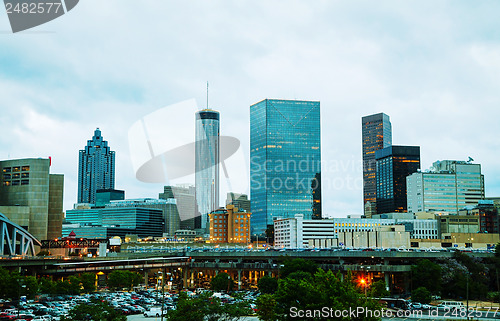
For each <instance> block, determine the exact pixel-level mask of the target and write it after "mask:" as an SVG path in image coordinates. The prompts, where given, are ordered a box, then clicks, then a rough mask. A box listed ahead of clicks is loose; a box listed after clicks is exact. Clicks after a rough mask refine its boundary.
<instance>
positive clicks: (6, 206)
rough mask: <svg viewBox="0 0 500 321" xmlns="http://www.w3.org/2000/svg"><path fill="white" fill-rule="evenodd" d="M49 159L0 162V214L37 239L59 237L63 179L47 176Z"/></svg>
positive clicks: (60, 176)
mask: <svg viewBox="0 0 500 321" xmlns="http://www.w3.org/2000/svg"><path fill="white" fill-rule="evenodd" d="M50 165H51V159H43V158H26V159H13V160H5V161H0V171H1V174H2V175H1V177H0V212H2V213H3V214H5V216H7V217H8V218H9V219H10V220H11V221H12V222H14V223H16V224H18V225H20V226H21V227H23V228H24V229H26V230H27V231H28V232H29V233H31V234H32V235H33V236H34V237H36V238H37V239H38V240H46V239H51V238H57V237H60V236H61V228H62V221H63V216H64V214H63V191H64V176H63V175H60V174H50Z"/></svg>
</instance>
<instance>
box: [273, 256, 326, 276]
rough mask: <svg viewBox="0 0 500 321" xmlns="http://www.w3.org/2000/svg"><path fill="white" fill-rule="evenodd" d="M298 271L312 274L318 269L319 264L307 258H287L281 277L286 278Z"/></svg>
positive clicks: (281, 269)
mask: <svg viewBox="0 0 500 321" xmlns="http://www.w3.org/2000/svg"><path fill="white" fill-rule="evenodd" d="M298 271H302V272H306V273H309V274H310V275H311V276H312V275H314V273H316V272H317V271H318V264H316V262H314V261H311V260H305V259H293V260H291V259H285V261H283V266H282V267H281V268H280V277H281V278H286V277H288V275H290V274H291V273H294V272H298Z"/></svg>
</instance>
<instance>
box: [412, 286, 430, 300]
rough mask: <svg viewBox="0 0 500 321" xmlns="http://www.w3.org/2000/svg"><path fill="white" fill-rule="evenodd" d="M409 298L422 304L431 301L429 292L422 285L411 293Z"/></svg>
mask: <svg viewBox="0 0 500 321" xmlns="http://www.w3.org/2000/svg"><path fill="white" fill-rule="evenodd" d="M411 300H412V301H413V302H420V303H424V304H427V303H430V302H431V301H432V296H431V292H430V291H429V290H427V289H426V288H424V287H423V286H422V287H419V288H418V289H416V290H413V292H412V293H411Z"/></svg>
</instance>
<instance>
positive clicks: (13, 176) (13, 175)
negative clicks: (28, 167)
mask: <svg viewBox="0 0 500 321" xmlns="http://www.w3.org/2000/svg"><path fill="white" fill-rule="evenodd" d="M20 177H21V174H19V173H15V174H12V178H20Z"/></svg>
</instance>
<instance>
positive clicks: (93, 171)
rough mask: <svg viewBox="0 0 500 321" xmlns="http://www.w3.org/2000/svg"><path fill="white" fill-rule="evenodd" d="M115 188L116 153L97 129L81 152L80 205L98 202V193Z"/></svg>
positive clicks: (79, 170) (79, 176) (79, 167)
mask: <svg viewBox="0 0 500 321" xmlns="http://www.w3.org/2000/svg"><path fill="white" fill-rule="evenodd" d="M114 188H115V152H114V151H112V150H111V149H110V148H109V146H108V142H107V141H105V140H104V138H103V137H102V135H101V131H100V130H99V128H97V129H96V130H95V131H94V136H93V137H92V139H91V140H88V141H87V146H85V149H83V150H80V153H79V159H78V203H91V204H95V202H96V191H97V190H100V189H114Z"/></svg>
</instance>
